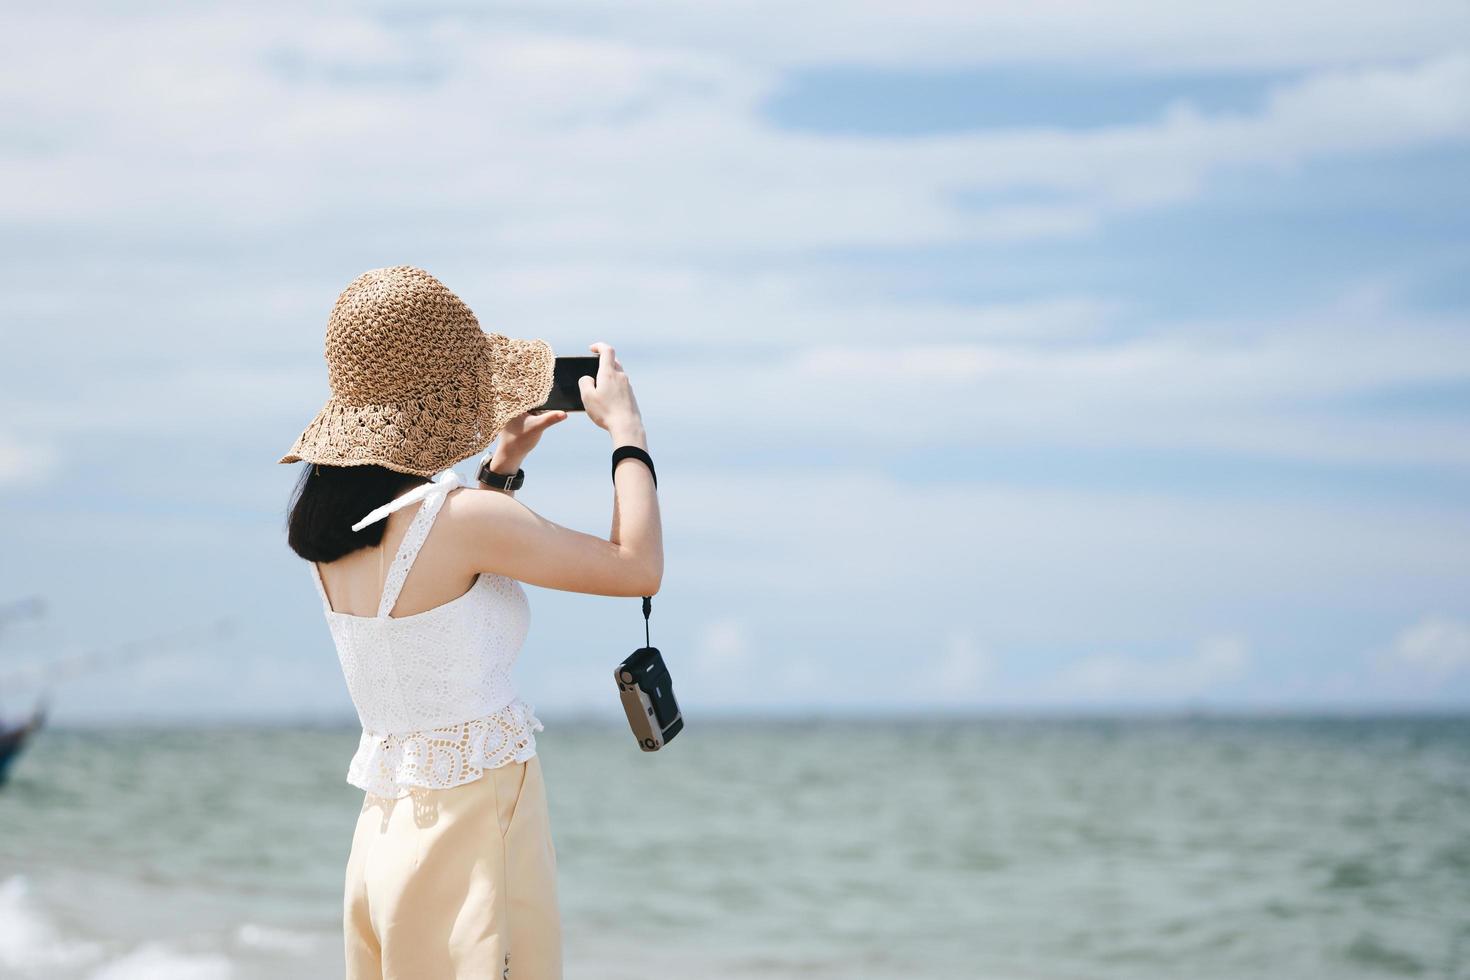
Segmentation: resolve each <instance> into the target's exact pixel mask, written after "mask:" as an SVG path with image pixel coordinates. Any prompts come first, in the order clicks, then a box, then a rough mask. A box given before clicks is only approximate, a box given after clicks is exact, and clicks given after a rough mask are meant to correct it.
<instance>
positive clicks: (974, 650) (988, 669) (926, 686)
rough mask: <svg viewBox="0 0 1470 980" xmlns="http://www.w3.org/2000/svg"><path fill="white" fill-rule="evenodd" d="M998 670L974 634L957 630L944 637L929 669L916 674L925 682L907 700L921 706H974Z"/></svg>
mask: <svg viewBox="0 0 1470 980" xmlns="http://www.w3.org/2000/svg"><path fill="white" fill-rule="evenodd" d="M995 668H996V659H995V657H994V655H993V654H991V652H990V651H989V650H987V649H985V648H983V647H982V646H981V645H980V643H979V642H978V641H977V640H976V639H975V635H974V633H973V632H971V631H969V630H964V629H954V630H951V631H950V632H949V633H947V634H946V635H945V637H944V641H943V643H941V644H940V646H939V650H938V652H937V655H935V656H934V657H933V660H932V662H931V665H930V667H929V669H928V670H920V671H917V672H916V675H917V677H919V678H920V679H921V681H922V683H920V684H919V685H918V686H917V687H916V689H915V690H913V691H911V692H909V693H908V697H909V699H911V700H912V701H914V702H916V703H919V704H924V703H939V704H974V703H976V702H977V701H979V700H980V699H981V698H982V697H983V696H984V694H985V685H986V682H987V681H989V680H990V679H991V677H992V675H993V674H994V672H995Z"/></svg>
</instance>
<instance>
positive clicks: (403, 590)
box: [281, 266, 663, 980]
mask: <svg viewBox="0 0 1470 980" xmlns="http://www.w3.org/2000/svg"><path fill="white" fill-rule="evenodd" d="M592 350H593V351H594V352H596V354H597V355H598V371H597V377H596V379H595V381H594V379H592V378H585V377H584V378H582V379H581V381H580V384H581V389H582V400H583V403H584V404H585V406H586V409H587V417H588V418H590V419H591V420H592V421H593V422H594V423H596V424H597V425H598V426H600V427H602V428H603V429H606V430H607V432H608V433H609V434H610V435H611V436H612V441H613V444H614V446H615V447H621V446H631V447H634V449H633V450H632V452H633V457H632V463H631V465H630V464H629V460H628V459H626V458H624V459H622V460H620V462H621V463H622V464H623V465H617V464H616V463H615V464H614V467H613V483H614V488H615V492H614V496H613V514H612V531H611V533H610V534H609V535H608V536H607V538H606V539H605V540H604V539H602V538H598V537H595V536H593V535H590V534H583V533H581V532H578V531H573V530H569V529H567V528H564V527H561V526H560V525H557V524H555V523H553V522H551V521H549V520H547V519H545V518H544V517H541V516H540V515H538V514H536V513H535V512H534V511H532V510H530V509H529V508H527V507H526V506H524V505H523V504H521V503H520V502H519V501H517V500H515V499H513V496H514V492H515V490H516V488H517V487H518V486H519V485H520V482H521V481H522V480H523V479H524V472H523V471H522V469H521V463H522V462H523V461H524V460H525V458H526V456H527V454H528V453H530V451H531V450H532V449H533V448H534V447H535V445H536V443H537V442H538V441H539V440H540V438H541V436H542V434H543V433H544V432H545V431H546V430H547V429H548V428H550V427H551V426H553V425H555V424H556V423H558V422H560V421H561V420H562V419H564V418H566V413H565V412H544V413H541V414H529V410H530V409H533V408H535V407H536V406H538V405H541V404H543V403H544V402H545V401H546V398H547V396H548V394H549V392H550V389H551V381H552V368H553V364H554V360H555V359H554V357H553V355H552V352H551V348H550V347H549V346H548V345H547V344H546V343H545V342H544V341H540V340H516V339H512V338H509V337H504V336H501V335H499V334H495V333H485V332H483V331H482V330H481V329H480V326H479V323H478V322H477V321H476V319H475V316H474V314H473V313H471V312H470V310H469V308H468V307H467V306H465V304H464V303H463V302H461V301H460V299H459V297H457V296H455V295H454V294H453V293H452V292H450V291H449V290H448V289H447V288H445V287H444V285H443V284H442V283H440V282H439V281H438V280H437V279H435V278H434V277H433V276H431V275H429V274H428V273H427V272H424V271H423V270H421V269H415V268H412V267H410V266H397V267H394V268H390V269H375V270H373V271H371V272H368V273H365V274H363V275H362V276H360V277H358V278H357V279H356V280H355V281H354V282H352V283H351V284H350V285H349V286H348V287H347V289H346V290H344V291H343V293H342V295H341V296H340V297H339V298H338V300H337V303H336V306H335V307H334V308H333V310H332V314H331V317H330V319H329V320H328V323H327V343H326V354H327V365H328V369H329V374H330V378H331V387H332V396H331V398H330V399H328V401H327V404H326V406H325V407H324V408H323V409H322V410H321V412H320V413H319V414H318V415H317V417H316V419H315V420H313V421H312V423H311V424H310V425H309V426H307V428H306V430H305V431H304V432H303V433H302V434H301V437H300V438H299V439H297V441H296V444H295V445H294V446H293V447H292V448H291V451H290V452H289V453H287V454H286V456H284V457H282V459H281V462H283V463H292V462H298V461H304V462H306V463H308V464H310V465H308V466H307V467H306V470H305V472H304V473H303V474H302V477H301V480H300V482H299V484H298V485H297V488H296V493H295V495H294V499H293V503H292V506H291V512H290V527H289V541H290V545H291V547H292V549H293V550H294V551H295V552H296V553H297V554H298V555H300V556H301V557H302V558H305V559H307V561H308V563H309V569H310V572H311V576H312V580H313V581H314V582H315V583H316V587H317V591H318V593H319V595H320V596H321V600H322V605H323V609H324V611H325V614H326V618H327V623H328V626H329V627H330V629H331V633H332V638H333V640H334V642H335V644H336V647H337V654H338V657H339V659H340V660H341V662H342V670H343V674H344V677H345V678H346V681H347V688H348V691H349V693H350V694H351V695H352V700H353V704H354V705H355V706H356V708H357V713H358V717H359V719H360V720H361V722H362V728H363V732H362V738H361V741H360V743H359V745H358V749H357V752H356V754H355V755H354V756H353V758H352V761H351V763H350V765H349V767H348V774H347V781H348V782H349V783H351V784H352V785H354V786H357V787H359V788H361V789H362V790H363V803H362V809H361V811H360V813H359V815H358V820H357V827H356V830H355V831H354V833H353V837H352V846H351V852H350V854H349V856H348V859H347V872H346V882H345V889H344V899H343V925H344V932H345V937H344V938H345V950H346V956H347V976H348V978H349V980H357V978H366V977H372V978H383V980H393V978H400V980H439V978H449V977H471V976H473V977H487V976H495V977H502V978H514V980H543V978H553V977H560V976H561V920H560V913H559V911H558V907H557V898H556V882H555V873H556V852H555V849H554V848H553V846H552V840H551V829H550V824H549V822H548V818H547V812H546V796H545V789H544V785H543V783H542V776H541V766H540V760H539V758H538V757H537V755H536V739H535V735H534V733H535V732H538V731H541V730H542V726H541V722H540V721H539V720H538V719H537V718H536V716H535V714H534V713H533V712H532V710H531V708H530V706H529V705H527V704H526V703H525V702H523V701H521V700H520V699H519V698H518V697H517V696H516V691H515V688H514V685H513V684H512V681H511V666H512V664H513V663H514V662H515V659H516V655H517V653H518V652H519V650H520V647H521V644H522V642H523V640H524V639H525V635H526V631H527V628H528V625H529V615H528V609H527V603H526V596H525V592H524V591H523V590H522V588H521V585H520V583H521V582H529V583H531V584H532V585H539V586H542V587H544V588H551V589H563V590H567V591H572V592H586V593H591V594H594V595H612V596H640V595H652V594H654V593H655V592H657V591H658V587H659V580H660V578H661V577H662V575H663V542H662V536H661V530H660V525H659V511H658V500H657V498H656V496H655V492H654V474H653V469H652V467H653V461H652V460H651V459H650V458H649V457H648V455H647V448H648V447H647V440H646V438H645V435H644V431H643V421H642V417H641V416H640V414H639V412H638V404H637V401H636V400H635V399H634V397H633V389H632V388H631V387H630V385H629V383H628V376H627V375H626V374H624V373H623V369H622V365H621V364H619V363H618V360H617V357H616V354H615V353H614V351H613V349H612V348H611V347H609V346H608V345H607V344H603V343H596V344H593V345H592ZM497 436H499V441H498V442H497V443H496V446H495V450H494V452H493V453H492V454H487V456H486V457H485V458H484V459H483V460H482V461H481V468H480V471H479V482H478V485H476V484H475V483H471V482H469V481H466V480H464V479H463V478H461V477H460V476H459V474H457V473H456V472H455V471H454V470H453V469H450V467H452V466H453V465H454V464H455V463H457V462H460V461H461V460H464V459H467V458H469V457H470V456H473V455H475V454H476V453H478V452H480V451H481V450H482V449H484V448H485V446H486V445H487V444H488V443H490V442H491V441H492V440H494V439H495V438H496V437H497ZM624 455H626V454H624ZM429 477H433V478H434V479H433V480H429V479H428V478H429Z"/></svg>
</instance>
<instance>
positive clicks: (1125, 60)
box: [520, 0, 1470, 72]
mask: <svg viewBox="0 0 1470 980" xmlns="http://www.w3.org/2000/svg"><path fill="white" fill-rule="evenodd" d="M520 9H521V10H522V11H533V12H534V13H535V14H538V15H542V16H546V17H548V18H551V17H556V18H558V19H559V21H560V22H566V20H568V19H570V20H571V21H572V22H578V21H580V22H582V23H584V24H587V25H589V27H590V29H593V30H599V31H606V32H609V33H612V32H617V33H618V34H621V35H623V36H628V37H638V38H647V39H651V40H656V41H658V42H662V43H674V44H687V45H691V46H698V47H701V48H708V49H714V50H718V51H721V52H725V53H728V54H730V55H731V56H734V57H745V58H752V59H756V60H760V61H763V62H767V63H775V64H793V63H804V62H817V63H826V64H869V65H890V66H909V65H912V64H914V63H916V62H918V63H922V64H924V65H926V66H939V67H944V66H956V65H960V66H966V65H1014V64H1027V65H1045V66H1063V65H1065V66H1078V65H1082V66H1089V67H1098V68H1112V69H1116V70H1121V71H1127V72H1152V71H1164V70H1177V69H1187V70H1194V71H1200V70H1274V69H1283V68H1298V67H1308V66H1317V65H1331V64H1357V63H1361V62H1362V61H1364V60H1367V59H1373V58H1411V57H1420V56H1424V55H1429V54H1434V53H1437V52H1440V51H1443V50H1444V49H1445V47H1446V46H1447V45H1451V44H1454V43H1456V41H1459V40H1462V39H1463V38H1464V37H1465V36H1466V34H1467V32H1470V14H1467V12H1466V10H1465V7H1464V5H1463V4H1460V3H1456V2H1453V0H1417V2H1411V3H1407V4H1403V5H1397V4H1391V3H1382V2H1355V3H1350V4H1342V3H1332V2H1329V0H1295V2H1293V3H1292V4H1291V6H1290V7H1289V8H1283V7H1282V6H1281V5H1280V4H1272V3H1269V2H1267V0H1246V2H1241V3H1233V4H1209V5H1206V4H1192V5H1190V6H1189V7H1188V8H1187V9H1185V8H1181V7H1180V6H1179V4H1177V3H1171V2H1169V0H1106V2H1096V3H1089V2H1082V0H1034V2H1031V3H1027V4H1025V5H1017V4H1005V3H976V2H973V0H914V2H909V3H896V2H891V0H890V2H872V0H866V2H856V3H855V2H851V0H835V2H818V3H806V4H802V5H800V6H799V7H793V6H791V5H789V4H782V3H779V2H776V0H715V2H710V0H683V2H666V0H634V2H628V3H621V4H619V5H618V6H617V7H616V8H615V13H614V12H612V11H613V8H608V7H606V6H605V5H603V4H598V3H592V2H588V0H552V2H542V0H536V2H534V3H531V2H523V3H521V4H520ZM773 24H779V25H780V30H773V29H772V26H771V25H773Z"/></svg>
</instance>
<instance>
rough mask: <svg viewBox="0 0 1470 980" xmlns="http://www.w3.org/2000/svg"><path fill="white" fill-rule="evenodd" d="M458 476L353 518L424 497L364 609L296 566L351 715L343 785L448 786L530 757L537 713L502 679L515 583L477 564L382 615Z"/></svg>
mask: <svg viewBox="0 0 1470 980" xmlns="http://www.w3.org/2000/svg"><path fill="white" fill-rule="evenodd" d="M466 485H468V484H466V482H465V481H464V480H463V479H462V478H461V477H460V476H459V474H457V473H455V472H454V470H446V471H445V472H443V473H441V474H440V475H439V476H437V477H435V479H434V481H433V482H431V483H426V484H424V485H422V486H418V487H414V488H413V489H412V490H410V491H408V492H407V493H405V494H403V495H401V496H399V497H396V498H395V499H393V500H392V501H390V502H389V503H387V504H384V505H383V506H382V507H379V508H378V509H377V510H374V511H373V512H372V513H371V514H368V515H367V516H366V517H364V518H363V519H362V520H361V521H359V522H358V523H357V524H355V525H353V530H357V529H359V528H361V527H364V526H366V525H368V524H371V523H373V522H374V521H377V520H380V519H382V518H384V517H386V516H387V515H388V514H390V513H392V512H393V511H395V510H398V509H399V508H402V507H407V506H409V505H410V504H413V503H414V502H415V501H419V500H422V501H423V502H424V503H423V506H422V507H420V508H419V512H418V513H417V514H415V515H414V518H413V522H412V523H411V524H409V527H408V531H407V532H406V533H405V534H404V536H403V543H402V544H401V545H399V548H398V554H397V555H396V556H395V557H394V559H393V564H392V565H391V566H390V567H389V569H388V575H387V580H386V582H385V583H384V586H383V596H382V599H381V601H380V602H379V603H378V613H377V615H376V616H353V615H350V614H347V613H339V612H336V611H334V610H333V609H332V604H331V600H329V599H328V598H327V590H326V587H325V586H324V585H323V584H322V578H321V570H320V569H318V568H317V565H316V562H308V563H307V564H309V565H310V566H311V577H312V580H313V581H314V582H315V583H316V588H317V592H318V593H319V594H320V595H321V597H322V606H323V609H324V610H325V612H326V617H327V625H328V626H329V627H330V628H331V631H332V640H333V642H334V643H335V644H336V646H337V657H338V659H339V660H341V662H342V674H343V676H344V677H345V678H346V681H347V690H348V693H349V694H351V696H352V703H353V705H354V706H355V707H356V708H357V716H358V719H359V720H360V721H361V722H362V738H361V740H360V741H359V743H358V747H357V752H356V754H355V755H353V757H352V762H351V764H350V765H349V766H348V769H347V782H349V783H351V784H352V785H353V786H357V787H360V788H361V789H363V790H365V791H366V792H368V793H371V794H373V795H375V796H383V797H390V798H392V797H400V796H406V795H408V793H409V792H410V787H415V786H418V787H426V788H431V789H445V788H448V787H451V786H459V785H461V784H463V783H468V782H470V781H472V780H474V779H477V778H479V777H480V776H481V775H483V774H484V772H485V770H486V769H494V768H496V767H498V766H503V765H506V764H507V763H511V762H523V761H525V760H526V759H529V758H530V757H531V756H533V755H535V754H536V737H535V734H534V733H535V732H539V731H541V730H542V725H541V722H540V721H539V720H538V719H537V718H536V716H535V714H534V712H533V711H532V709H531V707H530V705H528V704H526V703H525V702H523V701H521V700H520V699H519V698H518V697H517V696H516V691H515V685H514V684H513V683H512V681H511V667H512V666H513V665H514V664H515V660H516V656H517V655H518V654H519V653H520V649H521V644H522V642H524V640H525V638H526V632H527V630H528V629H529V628H530V619H531V617H530V607H529V604H528V603H527V602H526V593H525V591H524V590H523V589H522V588H521V584H520V583H519V582H517V581H516V580H515V579H512V578H507V577H505V576H503V575H490V574H487V573H481V574H480V575H479V576H478V577H477V578H476V579H475V583H474V584H473V585H472V586H470V589H469V591H467V592H466V593H465V594H464V595H462V596H460V597H459V598H457V599H451V600H450V601H449V602H446V603H444V604H443V605H439V606H435V607H434V608H433V609H429V610H426V611H424V612H421V613H415V614H414V615H412V616H389V615H388V614H389V613H390V612H392V610H393V606H394V604H395V603H396V602H397V601H398V594H399V592H400V591H402V589H403V583H404V580H405V579H407V577H408V572H409V569H411V568H412V567H413V561H414V558H415V557H417V555H418V553H419V549H420V548H421V547H423V544H424V541H425V540H426V539H427V538H428V536H429V531H430V530H431V529H432V528H433V526H434V518H435V517H436V516H438V513H439V509H440V508H441V507H442V506H443V505H444V499H445V498H446V497H447V496H448V495H449V491H450V490H453V489H454V488H455V487H460V486H466Z"/></svg>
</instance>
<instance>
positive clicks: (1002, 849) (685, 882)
mask: <svg viewBox="0 0 1470 980" xmlns="http://www.w3.org/2000/svg"><path fill="white" fill-rule="evenodd" d="M546 721H547V730H546V731H545V732H544V733H542V735H541V736H540V747H541V755H542V761H543V765H544V767H545V773H546V778H547V783H548V791H549V793H550V797H551V815H552V829H553V835H554V838H555V842H556V847H557V854H558V859H559V863H560V878H559V881H560V888H561V895H562V907H563V914H564V919H565V924H566V948H567V976H568V977H570V978H578V977H588V978H599V980H600V978H607V980H620V978H645V977H654V976H660V977H690V978H713V980H720V978H737V977H739V978H746V977H749V978H756V977H762V978H774V980H782V978H795V977H802V978H808V977H811V978H869V977H907V978H1034V980H1084V978H1099V980H1101V978H1140V980H1148V978H1160V980H1163V978H1169V980H1175V978H1256V977H1260V978H1319V977H1320V978H1334V980H1336V978H1358V977H1432V978H1461V977H1470V718H1438V719H1431V718H1422V719H1316V720H1313V719H1285V718H1276V719H1269V720H1263V719H1208V718H1194V719H1187V718H1181V719H1172V720H1169V719H1153V720H1120V719H1111V720H1109V719H1098V720H1020V719H1014V720H1012V719H989V720H946V721H925V722H919V721H914V722H903V721H873V722H862V721H841V722H836V721H826V722H794V721H781V722H770V723H758V722H734V721H729V722H705V723H696V724H693V725H691V727H690V728H689V729H688V731H687V732H686V733H685V734H684V735H682V736H680V738H679V739H678V740H677V741H676V742H674V743H673V744H672V745H670V746H669V748H668V749H667V750H666V751H664V752H660V753H657V754H652V755H644V754H642V753H640V752H638V751H637V750H636V748H635V747H634V745H633V743H632V739H631V736H630V735H628V733H627V731H626V730H625V729H622V728H617V727H608V726H605V725H601V724H594V723H586V722H572V721H566V722H559V721H558V720H556V719H555V718H547V719H546ZM355 743H356V732H355V731H352V730H347V729H341V730H321V729H300V730H290V729H228V730H226V729H211V730H203V731H185V730H168V731H140V730H117V731H100V730H98V731H91V730H89V731H83V730H69V731H68V730H49V731H45V732H43V733H42V735H41V736H40V737H39V738H38V740H37V742H36V743H35V744H34V745H33V746H32V748H31V750H30V751H29V752H28V753H27V754H26V755H25V756H24V757H23V758H22V759H21V760H20V762H19V763H18V764H17V766H16V769H15V771H14V773H13V778H12V780H11V783H10V785H8V786H6V787H5V788H4V789H3V790H0V977H7V978H8V977H14V978H46V980H52V978H63V980H64V978H69V977H78V978H92V980H98V978H100V980H134V978H149V980H173V978H297V977H299V978H320V977H331V976H340V975H341V969H342V968H341V954H340V951H339V944H340V932H339V929H340V888H341V877H342V865H343V862H344V861H345V859H346V855H347V848H348V842H349V835H350V832H351V828H352V825H353V823H354V821H355V819H356V816H357V809H358V803H359V802H360V799H361V794H360V793H359V792H358V791H356V790H354V789H352V788H351V787H349V786H347V785H346V784H345V783H344V782H343V781H342V780H343V774H344V772H345V769H346V764H347V760H348V758H349V756H350V754H351V752H352V749H353V747H354V745H355Z"/></svg>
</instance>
